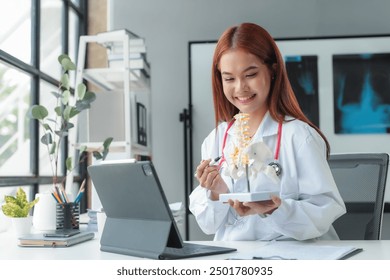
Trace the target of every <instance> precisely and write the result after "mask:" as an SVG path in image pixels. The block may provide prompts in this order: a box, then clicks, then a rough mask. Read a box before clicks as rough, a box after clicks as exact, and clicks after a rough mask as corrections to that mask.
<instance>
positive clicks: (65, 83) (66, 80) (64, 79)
mask: <svg viewBox="0 0 390 280" xmlns="http://www.w3.org/2000/svg"><path fill="white" fill-rule="evenodd" d="M61 87H62V88H65V89H67V90H69V89H70V85H69V75H68V74H66V73H65V74H63V75H62V76H61Z"/></svg>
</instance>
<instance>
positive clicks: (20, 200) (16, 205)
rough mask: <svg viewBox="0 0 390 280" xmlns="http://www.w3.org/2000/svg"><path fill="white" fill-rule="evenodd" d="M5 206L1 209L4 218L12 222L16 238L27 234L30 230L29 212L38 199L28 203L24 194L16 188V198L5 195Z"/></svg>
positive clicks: (20, 189)
mask: <svg viewBox="0 0 390 280" xmlns="http://www.w3.org/2000/svg"><path fill="white" fill-rule="evenodd" d="M4 200H5V204H3V206H2V207H1V209H2V210H3V213H4V215H5V216H8V217H10V218H11V220H12V225H13V226H14V229H15V232H16V234H17V235H18V236H21V235H24V234H27V233H29V231H30V228H31V222H32V220H31V218H32V216H30V215H29V213H30V210H31V209H32V208H33V207H34V205H35V204H36V203H37V202H38V201H39V198H36V199H34V200H33V201H31V202H29V201H28V200H27V196H26V193H25V192H24V190H23V189H22V188H18V190H17V191H16V196H10V195H6V196H5V198H4Z"/></svg>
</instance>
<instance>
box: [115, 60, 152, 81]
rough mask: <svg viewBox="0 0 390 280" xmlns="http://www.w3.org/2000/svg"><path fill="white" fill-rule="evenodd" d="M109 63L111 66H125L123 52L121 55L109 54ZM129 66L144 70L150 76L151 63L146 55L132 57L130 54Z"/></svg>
mask: <svg viewBox="0 0 390 280" xmlns="http://www.w3.org/2000/svg"><path fill="white" fill-rule="evenodd" d="M108 65H109V67H110V68H120V67H124V61H123V54H121V55H109V56H108ZM129 68H130V69H132V70H143V72H144V75H146V76H147V77H150V64H149V62H148V61H147V60H146V56H145V55H142V56H140V57H139V58H132V57H131V56H130V60H129Z"/></svg>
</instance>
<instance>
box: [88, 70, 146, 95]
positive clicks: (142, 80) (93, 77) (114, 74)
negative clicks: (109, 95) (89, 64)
mask: <svg viewBox="0 0 390 280" xmlns="http://www.w3.org/2000/svg"><path fill="white" fill-rule="evenodd" d="M124 73H128V74H129V81H130V85H129V87H130V89H131V90H132V91H135V90H144V89H149V87H150V81H149V79H148V78H147V77H145V76H144V75H143V73H142V70H138V69H137V70H133V69H127V70H126V69H125V68H94V69H84V70H83V77H84V79H86V80H87V81H89V82H91V83H93V84H95V85H96V86H98V87H100V88H101V89H102V90H106V91H115V90H121V91H123V90H124V84H125V83H124Z"/></svg>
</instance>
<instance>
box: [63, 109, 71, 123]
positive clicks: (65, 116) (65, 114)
mask: <svg viewBox="0 0 390 280" xmlns="http://www.w3.org/2000/svg"><path fill="white" fill-rule="evenodd" d="M71 110H72V106H65V110H64V120H66V121H69V119H70V117H69V116H70V111H71Z"/></svg>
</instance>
